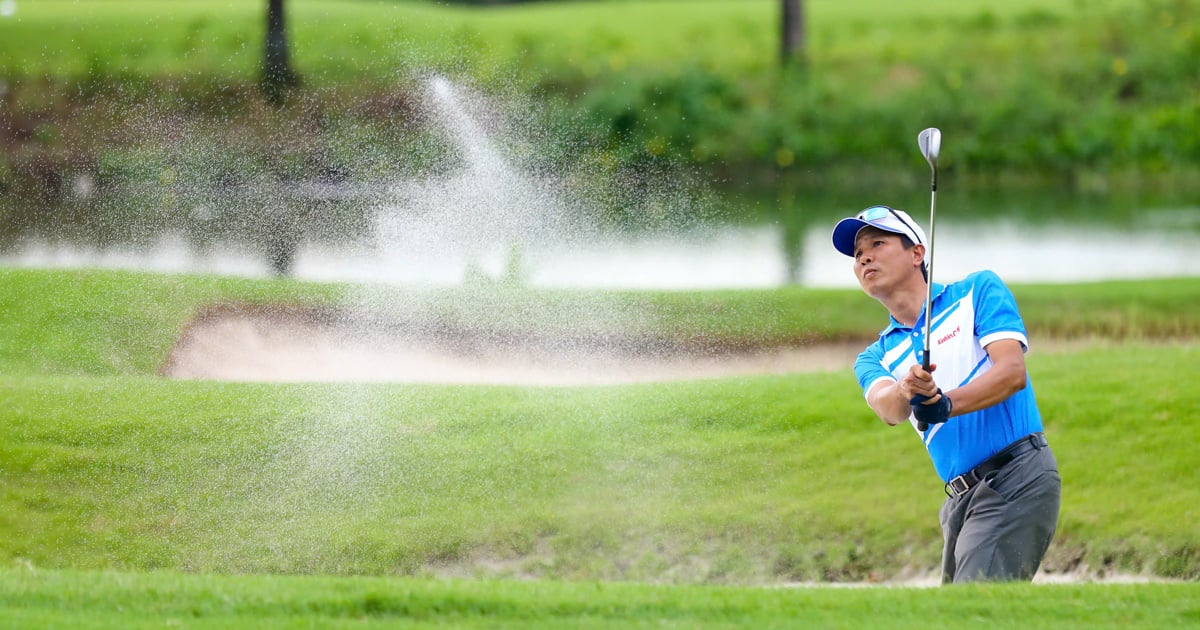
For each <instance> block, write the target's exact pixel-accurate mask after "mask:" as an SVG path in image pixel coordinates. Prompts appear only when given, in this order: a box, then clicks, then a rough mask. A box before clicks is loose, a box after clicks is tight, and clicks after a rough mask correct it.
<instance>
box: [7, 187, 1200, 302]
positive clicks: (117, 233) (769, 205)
mask: <svg viewBox="0 0 1200 630" xmlns="http://www.w3.org/2000/svg"><path fill="white" fill-rule="evenodd" d="M945 187H946V186H945V184H943V188H945ZM914 188H919V187H914ZM447 190H453V187H449V186H442V187H431V186H430V185H429V184H428V183H425V184H424V185H423V186H422V187H420V188H418V189H417V190H416V191H415V192H414V191H413V190H412V187H411V186H406V185H400V184H393V185H388V186H376V187H373V188H371V189H365V188H361V187H360V188H353V187H314V186H311V185H299V184H298V185H293V186H272V187H263V188H261V189H257V190H236V191H221V192H219V193H206V194H202V195H190V196H186V195H185V196H181V195H177V194H174V193H170V191H138V192H136V193H130V192H125V193H119V194H114V193H105V194H92V195H89V196H88V197H87V198H86V199H82V200H72V201H68V202H65V203H48V202H47V203H41V204H39V203H37V202H29V201H26V202H14V201H11V200H10V201H8V202H7V204H6V205H3V206H0V211H2V216H3V220H2V222H0V265H5V266H18V267H99V268H114V269H137V270H148V271H159V272H175V273H216V274H227V275H235V276H246V277H267V276H271V275H274V274H287V275H290V276H292V277H296V278H300V279H305V280H313V281H351V282H385V283H396V284H411V285H441V286H445V285H456V284H460V283H463V282H466V281H470V280H472V279H487V278H491V279H509V280H516V281H519V282H523V283H525V284H527V285H530V286H535V287H547V288H566V287H570V288H611V289H645V288H655V289H700V288H704V289H709V288H745V287H778V286H782V285H785V284H799V285H803V286H810V287H853V286H856V283H855V280H854V277H853V274H852V272H851V270H850V260H849V259H848V258H846V257H844V256H842V255H840V254H838V253H837V252H835V251H834V250H833V248H832V247H831V245H830V240H829V239H830V231H831V230H832V226H833V224H834V223H835V222H836V221H837V220H838V219H839V218H841V217H843V216H847V215H850V214H853V213H854V212H856V211H857V210H859V209H861V208H862V207H866V206H868V205H874V204H877V203H889V204H890V205H894V206H896V207H900V208H903V209H906V210H908V211H909V213H910V214H912V215H913V217H914V218H916V219H917V220H918V221H919V222H920V223H921V224H922V225H925V226H926V227H928V225H927V224H928V218H929V198H928V192H924V193H922V191H921V190H919V189H916V190H908V191H903V192H902V193H893V198H892V199H886V198H881V195H880V194H877V193H872V192H865V193H861V194H860V193H856V192H846V191H842V192H840V193H829V192H822V191H816V192H808V193H806V192H795V191H791V192H788V193H786V194H781V193H779V192H778V191H771V190H755V191H750V192H744V191H737V192H728V191H727V192H724V193H719V194H710V195H705V196H700V197H697V198H701V199H703V201H696V198H693V199H691V200H689V201H688V202H687V203H681V204H678V207H675V208H673V209H672V210H670V211H668V212H659V213H658V214H655V215H654V216H653V218H650V219H647V218H645V216H646V214H647V213H646V211H645V208H635V209H633V210H631V211H628V212H626V213H625V219H624V220H621V221H617V222H613V221H609V222H607V223H606V222H603V221H597V220H592V219H585V218H581V216H582V215H584V214H586V212H584V211H580V210H579V209H578V208H573V207H571V203H570V202H569V201H564V200H563V199H562V198H561V197H560V198H557V199H554V200H550V201H547V200H545V199H518V200H517V201H516V202H515V203H514V202H512V201H511V200H510V201H507V202H505V203H501V204H498V205H496V206H492V205H489V204H488V201H487V200H486V199H484V200H480V199H476V198H463V196H462V194H461V193H458V192H456V193H454V194H450V195H449V196H448V197H447V193H446V191H447ZM430 199H432V200H433V202H431V201H430ZM779 199H787V201H786V202H780V201H778V200H779ZM660 200H661V199H660ZM435 202H436V203H435ZM537 205H544V206H548V207H540V208H539V207H534V206H537ZM480 208H483V209H480ZM631 216H632V217H635V218H634V219H630V218H629V217H631ZM636 217H641V218H636ZM937 217H938V225H937V232H936V239H937V240H936V243H935V250H934V253H935V271H936V273H937V277H938V278H940V279H944V280H953V279H956V278H959V277H962V276H963V275H965V274H967V273H970V272H971V271H974V270H977V269H980V268H988V269H992V270H994V271H996V272H997V273H999V274H1000V275H1001V277H1003V278H1004V279H1005V280H1007V281H1010V282H1026V283H1028V282H1050V283H1056V282H1076V281H1091V280H1104V279H1117V278H1156V277H1176V276H1198V275H1200V257H1197V256H1194V255H1191V252H1193V251H1194V250H1195V249H1196V248H1197V246H1200V203H1196V202H1194V201H1193V202H1189V201H1188V200H1187V198H1186V196H1182V195H1180V196H1175V197H1171V196H1159V197H1154V198H1147V197H1133V196H1115V195H1113V196H1106V195H1087V196H1081V195H1080V196H1072V195H1068V194H1062V193H1054V192H1047V191H1025V192H1010V193H1005V194H998V193H996V192H995V191H992V192H973V193H969V194H968V193H958V194H954V193H949V194H948V193H945V192H942V193H939V197H938V214H937Z"/></svg>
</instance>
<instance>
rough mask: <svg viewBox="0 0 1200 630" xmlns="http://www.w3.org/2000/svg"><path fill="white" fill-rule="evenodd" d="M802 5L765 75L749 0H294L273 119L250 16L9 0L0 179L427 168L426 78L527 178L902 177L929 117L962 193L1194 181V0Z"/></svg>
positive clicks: (765, 46)
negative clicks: (461, 95)
mask: <svg viewBox="0 0 1200 630" xmlns="http://www.w3.org/2000/svg"><path fill="white" fill-rule="evenodd" d="M805 5H806V7H807V10H808V25H809V29H810V31H809V42H810V47H809V50H808V55H807V57H808V64H807V65H806V66H804V67H802V68H793V69H791V70H781V69H779V68H778V66H777V63H776V57H777V45H776V43H777V42H776V38H777V35H776V30H777V29H776V26H777V24H776V22H777V19H778V16H777V10H778V6H777V3H776V2H772V1H769V0H751V1H739V2H700V3H694V2H681V1H670V0H658V1H653V2H563V3H553V2H551V3H535V4H530V5H521V6H511V7H502V8H491V9H470V8H464V7H453V6H439V5H435V4H429V3H423V2H394V3H368V2H322V1H317V0H295V1H293V2H289V3H288V7H289V11H290V14H289V24H290V29H291V33H292V51H293V55H294V60H295V65H296V67H297V70H298V71H299V72H300V74H301V75H302V76H303V77H304V84H303V87H302V88H300V90H299V91H298V92H296V93H295V94H294V98H293V99H292V102H291V103H290V105H288V106H287V107H285V108H283V109H282V110H274V109H272V108H270V107H267V106H265V105H264V104H263V102H262V99H261V98H260V97H259V96H258V94H257V91H256V88H255V85H256V82H257V78H258V76H257V75H258V62H259V51H260V50H261V44H260V42H261V40H262V29H263V22H264V20H263V16H262V15H261V9H262V8H261V7H259V6H258V5H254V4H238V5H229V4H228V3H224V2H216V1H196V2H189V3H185V4H183V5H180V6H178V7H174V6H173V7H172V8H171V10H170V11H169V12H168V11H165V10H164V9H162V7H161V6H160V5H159V4H157V3H147V2H139V1H137V0H126V1H121V2H104V3H89V4H86V5H83V6H79V5H77V4H76V3H70V2H63V1H57V2H56V1H49V0H48V1H45V2H37V3H20V5H19V8H18V10H17V12H16V13H14V14H13V15H12V16H10V17H8V18H0V60H2V61H0V77H3V78H4V82H5V90H4V94H5V96H4V98H5V101H6V106H7V108H8V110H9V112H10V113H8V114H6V116H7V120H6V121H5V122H6V123H7V125H6V126H7V127H8V128H9V129H10V132H9V133H8V134H6V135H5V136H4V137H0V142H4V143H5V144H6V145H7V147H8V149H7V150H6V156H5V160H4V163H3V164H0V184H2V185H4V186H6V187H8V188H11V189H22V190H25V189H40V188H46V187H50V188H58V187H60V186H61V184H60V185H56V184H55V182H54V181H46V178H45V177H42V175H44V174H45V173H46V172H47V171H49V172H51V173H54V174H57V176H58V177H59V178H61V179H62V180H64V181H67V182H69V181H70V180H71V178H72V176H74V175H76V174H79V173H84V174H87V175H89V176H92V177H95V178H98V179H100V180H117V179H122V178H133V177H137V176H139V175H140V176H142V177H145V178H146V179H148V180H149V181H154V179H155V178H156V177H158V176H160V175H161V173H162V172H164V171H170V170H176V171H177V170H179V165H180V163H203V162H204V161H205V159H204V156H208V157H216V158H219V159H220V160H222V161H223V162H225V165H224V166H226V167H227V168H226V169H225V170H228V171H231V172H238V173H241V174H242V175H247V174H248V173H265V174H267V175H268V176H270V177H296V176H300V177H318V176H320V174H321V173H322V172H329V171H334V172H337V173H339V174H342V175H343V176H348V177H351V178H353V179H356V180H362V179H368V178H371V177H375V176H379V175H380V174H381V171H385V174H394V173H395V172H396V171H400V172H403V171H404V170H405V169H406V168H434V166H432V165H431V164H430V162H431V158H430V157H429V154H430V153H431V152H432V153H434V154H437V153H438V152H439V151H445V150H446V149H445V147H444V143H442V144H441V145H438V143H437V142H430V141H429V139H428V138H426V137H424V136H423V135H422V134H427V133H428V132H429V129H428V128H427V126H426V123H427V122H428V118H427V116H426V115H425V114H423V113H422V105H421V100H422V94H421V92H420V87H419V85H417V83H416V80H417V79H418V78H419V77H420V76H421V75H422V74H423V73H427V72H430V71H437V72H442V73H444V74H447V75H449V76H452V77H455V78H456V79H459V80H461V81H462V82H463V83H468V84H472V85H476V86H479V87H480V88H482V89H483V90H484V91H485V92H489V93H492V94H495V95H497V96H499V97H500V98H499V99H498V100H499V101H500V103H499V104H496V105H493V106H492V108H491V109H493V110H508V112H509V113H510V114H512V115H513V117H514V118H515V119H516V121H515V122H514V123H513V124H514V126H515V127H520V128H524V129H526V130H528V129H529V128H536V129H539V130H540V131H538V132H537V133H535V134H533V135H534V136H536V138H537V144H538V146H537V148H536V149H535V150H534V151H533V153H534V154H535V155H532V156H528V157H529V159H530V160H531V161H532V162H535V163H536V165H537V166H538V167H540V168H554V169H557V170H559V171H569V172H582V173H588V174H590V175H592V176H596V177H598V178H599V179H605V178H606V177H610V176H611V175H612V174H613V173H617V172H644V171H645V170H646V169H647V168H665V169H683V170H687V169H692V168H695V169H697V170H698V171H699V172H701V173H703V174H704V175H705V176H706V177H713V176H716V177H718V178H720V179H722V180H725V181H726V182H727V183H739V182H743V181H745V180H747V179H756V180H757V179H768V180H770V179H775V178H782V179H784V180H785V181H791V180H795V181H796V182H798V183H803V184H806V185H816V184H821V185H828V184H830V183H835V182H837V183H840V184H842V185H857V184H861V182H863V181H864V180H865V179H877V178H886V177H889V176H890V177H893V178H894V177H896V175H895V174H896V173H908V172H910V171H911V170H912V168H913V167H914V164H919V162H914V161H913V160H912V159H911V158H912V155H913V152H912V151H906V150H900V149H897V147H908V146H911V143H912V141H913V138H912V136H914V135H915V130H918V129H920V128H923V127H925V126H929V125H931V124H936V125H938V126H941V127H943V128H944V129H945V130H946V131H947V133H948V134H949V136H948V137H953V138H954V143H953V150H949V149H950V148H951V146H950V145H948V146H947V149H948V150H947V152H946V154H945V155H944V156H943V157H944V163H943V165H942V166H943V168H944V169H945V170H946V171H947V172H948V173H955V174H956V175H957V176H958V177H959V180H960V181H964V182H965V181H968V180H978V181H991V182H994V181H995V178H996V177H997V176H998V175H999V174H1001V173H1003V174H1009V175H1013V176H1014V179H1013V180H1008V181H1022V180H1023V179H1027V180H1037V181H1041V182H1043V183H1044V182H1045V181H1046V180H1047V179H1049V180H1050V181H1053V182H1061V181H1063V180H1066V181H1068V182H1069V183H1071V184H1073V185H1075V186H1077V187H1081V188H1101V189H1104V188H1106V187H1108V186H1109V185H1114V186H1115V185H1123V186H1128V187H1133V188H1139V187H1144V188H1146V189H1161V188H1163V187H1164V186H1166V187H1176V188H1181V189H1185V190H1186V189H1190V188H1193V187H1195V186H1196V184H1197V181H1200V180H1198V179H1197V173H1196V171H1195V168H1194V165H1195V163H1196V162H1197V161H1198V156H1200V144H1198V143H1197V142H1196V141H1195V140H1194V139H1195V138H1197V137H1200V134H1197V133H1196V130H1197V129H1198V128H1200V121H1198V120H1197V118H1196V114H1195V108H1194V107H1193V106H1192V105H1193V102H1194V94H1193V91H1192V89H1193V84H1194V80H1193V72H1192V68H1194V67H1195V66H1196V65H1197V63H1200V45H1198V42H1200V34H1198V33H1197V31H1196V29H1195V28H1194V26H1193V25H1194V24H1195V22H1196V17H1197V15H1198V14H1200V4H1198V3H1197V2H1195V0H1172V1H1152V2H1132V1H1127V0H1106V1H1103V2H1090V3H1087V4H1086V5H1079V4H1078V3H1075V2H1071V1H1069V0H1055V1H1053V2H1013V3H1005V4H1003V5H997V6H988V7H985V8H980V7H976V6H974V5H964V4H962V3H949V2H936V3H884V2H878V1H875V0H856V1H854V2H839V3H829V2H806V3H805ZM663 24H671V25H672V26H671V27H670V28H663V27H662V25H663ZM531 103H535V105H534V104H531ZM531 112H537V114H536V115H534V114H531ZM181 136H182V137H185V138H187V139H188V141H187V142H186V143H183V144H184V145H186V147H184V146H181V144H180V142H179V139H180V137H181ZM435 145H436V146H441V149H437V148H431V147H432V146H435ZM365 147H366V148H365ZM434 161H436V160H434ZM389 169H391V171H392V172H391V173H387V172H386V171H388V170H389ZM147 172H148V173H147ZM147 174H148V175H149V177H146V175H147ZM49 179H51V180H53V179H55V178H54V177H51V178H49ZM218 179H219V178H218ZM1151 183H1153V184H1154V185H1150V184H1151ZM68 188H69V186H68Z"/></svg>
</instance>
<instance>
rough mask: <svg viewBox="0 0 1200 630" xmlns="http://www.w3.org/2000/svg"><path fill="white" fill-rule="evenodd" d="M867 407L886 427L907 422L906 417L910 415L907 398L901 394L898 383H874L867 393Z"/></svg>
mask: <svg viewBox="0 0 1200 630" xmlns="http://www.w3.org/2000/svg"><path fill="white" fill-rule="evenodd" d="M867 405H869V406H870V407H871V409H872V410H873V411H874V412H875V415H877V416H879V419H880V420H883V421H884V422H886V423H887V424H888V426H896V425H897V424H900V423H901V422H904V421H905V420H908V415H909V414H910V413H912V408H911V407H910V406H909V404H908V398H905V397H904V394H903V393H902V392H901V390H900V383H899V382H898V381H879V382H878V383H876V384H875V385H874V386H873V387H871V391H869V392H867Z"/></svg>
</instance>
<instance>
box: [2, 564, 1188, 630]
mask: <svg viewBox="0 0 1200 630" xmlns="http://www.w3.org/2000/svg"><path fill="white" fill-rule="evenodd" d="M915 594H916V593H914V592H913V591H912V590H908V589H843V590H836V589H782V590H779V589H773V590H764V589H755V588H729V587H695V586H688V587H682V586H671V587H666V586H647V585H633V584H604V583H600V584H595V583H577V584H575V583H551V582H533V583H529V582H457V581H448V582H441V581H418V580H384V579H378V578H341V579H331V578H317V577H254V576H229V577H212V576H196V575H179V574H173V573H152V574H123V573H99V572H97V573H78V572H45V571H39V572H35V573H29V572H25V571H14V570H8V571H3V572H0V613H2V614H3V616H4V618H5V619H8V620H10V621H12V622H14V623H17V624H21V625H26V626H39V627H45V626H58V625H64V626H77V625H86V626H88V627H91V628H140V627H161V626H162V625H163V624H167V625H181V626H185V627H193V628H197V627H220V628H225V627H231V626H236V627H243V628H245V627H255V628H260V627H261V628H274V627H296V626H312V625H320V626H321V627H334V628H336V627H343V626H345V627H356V628H357V627H363V626H364V625H367V626H371V627H380V626H384V627H393V626H396V627H399V626H402V627H405V628H423V627H445V626H452V627H456V628H476V627H479V628H561V627H588V628H609V627H614V628H640V627H653V628H755V629H758V628H794V627H797V626H803V627H805V628H844V627H848V626H853V627H855V628H889V629H892V628H942V627H945V628H955V627H961V626H962V623H963V620H964V619H970V620H972V621H974V622H976V623H984V624H986V625H987V626H988V627H989V628H1114V629H1115V628H1120V629H1122V630H1123V629H1125V628H1167V627H1172V628H1174V627H1191V626H1193V625H1195V623H1196V617H1197V614H1198V612H1200V611H1198V610H1197V608H1196V606H1195V601H1196V596H1197V586H1196V585H1194V584H1188V585H1183V584H1172V585H1155V584H1149V585H1137V586H1102V585H1085V586H1054V587H1043V588H1035V587H1030V586H1028V585H1001V586H997V585H992V586H972V587H968V588H955V589H943V590H938V591H926V592H920V593H919V595H920V596H919V597H915V596H914V595H915Z"/></svg>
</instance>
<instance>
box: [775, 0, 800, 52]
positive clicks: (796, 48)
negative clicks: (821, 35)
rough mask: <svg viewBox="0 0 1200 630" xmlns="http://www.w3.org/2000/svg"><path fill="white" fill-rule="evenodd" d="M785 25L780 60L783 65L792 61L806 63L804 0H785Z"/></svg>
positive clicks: (782, 21)
mask: <svg viewBox="0 0 1200 630" xmlns="http://www.w3.org/2000/svg"><path fill="white" fill-rule="evenodd" d="M780 22H781V24H782V26H783V32H782V38H781V39H780V42H781V44H782V45H781V46H780V51H779V52H780V61H782V63H783V65H785V66H786V65H788V64H790V63H792V62H794V61H795V62H799V63H801V64H803V63H804V57H805V53H804V50H805V41H804V3H803V1H802V0H783V16H782V19H781V20H780Z"/></svg>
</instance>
